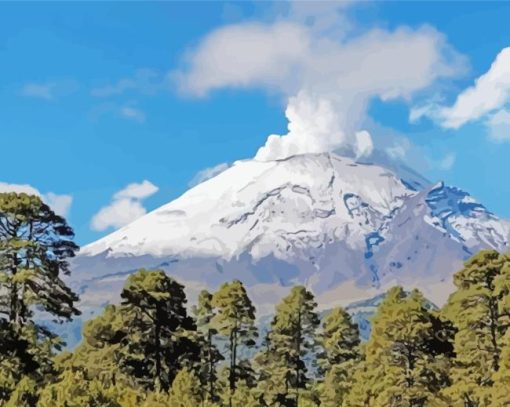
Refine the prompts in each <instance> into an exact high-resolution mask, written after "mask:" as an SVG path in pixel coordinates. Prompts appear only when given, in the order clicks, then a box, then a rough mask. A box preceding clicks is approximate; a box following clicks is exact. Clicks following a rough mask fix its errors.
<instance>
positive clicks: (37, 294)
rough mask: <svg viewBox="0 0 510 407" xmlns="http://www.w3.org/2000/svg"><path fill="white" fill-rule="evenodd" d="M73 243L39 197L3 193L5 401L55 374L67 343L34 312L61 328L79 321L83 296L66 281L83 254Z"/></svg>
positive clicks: (0, 384)
mask: <svg viewBox="0 0 510 407" xmlns="http://www.w3.org/2000/svg"><path fill="white" fill-rule="evenodd" d="M73 237H74V234H73V230H72V229H71V228H70V227H69V226H68V225H67V223H66V221H65V220H64V219H63V218H62V217H60V216H58V215H56V214H55V213H54V212H53V211H52V210H51V209H50V207H49V206H48V205H46V204H45V203H44V202H42V201H41V199H40V198H39V197H37V196H32V195H27V194H24V193H21V194H17V193H0V349H1V352H0V371H1V373H0V400H7V399H8V398H9V393H10V392H11V391H12V390H13V389H14V388H15V386H16V384H17V382H18V381H19V380H20V379H21V378H23V377H25V376H26V375H28V376H30V375H31V376H32V377H31V378H30V380H36V381H39V380H41V379H42V378H43V377H44V376H45V375H47V374H50V373H52V372H51V371H52V362H51V357H52V355H53V353H54V351H55V350H58V349H60V348H61V346H62V344H63V342H62V341H61V340H60V339H59V338H58V337H57V335H55V334H54V333H53V332H51V331H50V330H49V329H47V328H46V327H44V326H42V325H41V324H39V323H37V322H36V319H35V317H36V316H35V314H34V311H35V310H36V309H37V311H38V315H37V316H38V318H41V317H43V318H47V316H50V317H52V318H56V320H57V321H58V322H62V321H66V320H70V319H72V317H73V316H75V315H79V311H78V309H76V307H75V303H76V302H77V301H78V296H77V295H76V294H75V293H74V292H72V290H71V289H70V288H69V287H67V286H66V284H65V283H64V281H63V280H62V275H69V264H68V259H69V258H71V257H73V256H74V255H75V252H76V251H77V250H78V246H76V244H75V243H74V242H73V240H72V239H73ZM26 380H29V379H28V378H27V379H26Z"/></svg>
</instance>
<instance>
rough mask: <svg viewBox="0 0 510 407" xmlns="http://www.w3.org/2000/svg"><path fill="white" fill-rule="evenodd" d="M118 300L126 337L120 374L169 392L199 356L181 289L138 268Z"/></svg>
mask: <svg viewBox="0 0 510 407" xmlns="http://www.w3.org/2000/svg"><path fill="white" fill-rule="evenodd" d="M121 298H122V312H124V315H125V324H126V333H127V334H126V336H125V337H124V338H123V339H122V340H121V349H120V354H119V355H120V364H121V367H122V369H123V370H124V371H125V372H126V373H127V374H129V375H130V376H132V377H135V378H136V379H137V380H138V382H139V383H140V384H141V385H142V386H144V387H146V388H155V389H156V390H168V388H169V387H170V385H171V383H172V381H173V379H174V377H175V375H176V374H177V372H178V371H179V370H180V369H181V368H182V367H184V366H187V365H189V364H192V363H193V362H194V361H195V360H196V357H197V353H198V350H197V347H196V344H195V343H194V341H193V340H192V335H191V334H190V331H194V330H195V328H196V327H195V324H194V322H193V320H192V318H191V317H189V316H188V314H187V311H186V307H185V304H186V296H185V294H184V289H183V286H182V285H180V284H179V283H177V282H176V281H175V280H173V279H172V278H170V277H168V276H167V275H166V274H165V273H164V272H163V271H161V270H152V271H150V270H144V269H141V270H139V271H137V272H136V273H134V274H132V275H130V276H129V278H128V279H127V281H126V283H125V285H124V288H123V290H122V293H121Z"/></svg>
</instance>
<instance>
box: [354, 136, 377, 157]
mask: <svg viewBox="0 0 510 407" xmlns="http://www.w3.org/2000/svg"><path fill="white" fill-rule="evenodd" d="M354 147H355V153H356V158H362V157H369V156H370V155H371V154H372V151H373V150H374V142H373V141H372V136H371V135H370V133H369V132H368V131H366V130H362V131H358V132H357V133H356V144H355V145H354Z"/></svg>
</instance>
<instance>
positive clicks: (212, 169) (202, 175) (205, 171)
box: [188, 163, 230, 187]
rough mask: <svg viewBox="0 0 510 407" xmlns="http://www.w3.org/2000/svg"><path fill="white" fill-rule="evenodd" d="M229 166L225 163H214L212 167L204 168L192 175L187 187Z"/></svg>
mask: <svg viewBox="0 0 510 407" xmlns="http://www.w3.org/2000/svg"><path fill="white" fill-rule="evenodd" d="M229 167H230V166H229V165H228V164H227V163H221V164H218V165H215V166H214V167H209V168H205V169H203V170H201V171H199V172H197V174H196V175H195V176H194V177H193V179H192V180H191V181H190V182H189V183H188V186H189V187H194V186H195V185H198V184H201V183H202V182H204V181H207V180H208V179H211V178H213V177H215V176H216V175H218V174H221V173H222V172H223V171H225V170H227V169H228V168H229Z"/></svg>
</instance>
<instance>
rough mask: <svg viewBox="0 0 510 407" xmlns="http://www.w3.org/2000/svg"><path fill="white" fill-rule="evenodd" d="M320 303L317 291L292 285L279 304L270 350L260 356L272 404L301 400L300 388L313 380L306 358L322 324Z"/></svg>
mask: <svg viewBox="0 0 510 407" xmlns="http://www.w3.org/2000/svg"><path fill="white" fill-rule="evenodd" d="M316 306H317V304H316V303H315V301H314V297H313V294H312V293H311V292H310V291H308V290H306V288H305V287H303V286H297V287H294V288H292V290H291V292H290V294H289V295H288V296H287V297H285V298H284V299H283V300H282V302H281V303H280V304H278V305H277V306H276V314H275V316H274V319H273V321H272V323H271V329H270V331H269V333H268V335H267V338H266V350H265V351H263V352H262V354H261V355H259V356H258V358H257V360H258V363H259V366H260V367H261V369H262V372H261V377H260V381H261V383H260V386H261V388H262V389H263V392H264V396H263V397H264V399H265V400H266V402H267V403H269V404H271V403H275V402H277V403H281V404H284V405H297V404H298V403H299V397H300V390H301V389H305V388H306V384H307V382H308V380H309V377H308V376H307V366H306V363H305V359H306V357H307V356H310V355H311V353H312V352H313V350H314V349H315V346H316V342H315V330H316V328H317V327H318V325H319V323H320V322H319V318H318V315H317V313H316V312H315V308H316ZM291 390H292V391H291Z"/></svg>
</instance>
